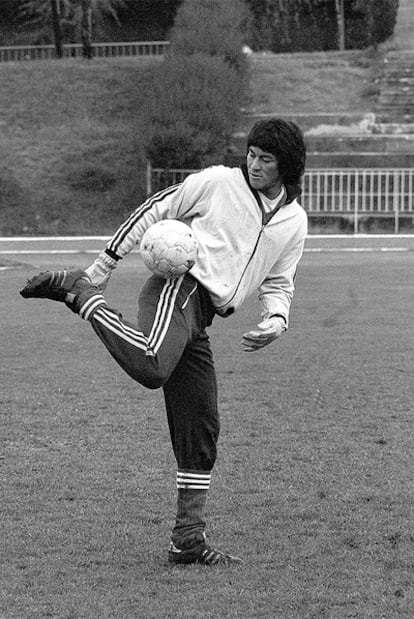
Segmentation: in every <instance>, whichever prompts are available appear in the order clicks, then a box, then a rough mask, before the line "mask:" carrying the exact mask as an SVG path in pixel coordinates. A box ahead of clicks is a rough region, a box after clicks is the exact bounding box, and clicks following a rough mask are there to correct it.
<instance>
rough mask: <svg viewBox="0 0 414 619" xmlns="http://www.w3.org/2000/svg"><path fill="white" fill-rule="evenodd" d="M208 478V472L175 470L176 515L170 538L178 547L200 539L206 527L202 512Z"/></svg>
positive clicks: (205, 499)
mask: <svg viewBox="0 0 414 619" xmlns="http://www.w3.org/2000/svg"><path fill="white" fill-rule="evenodd" d="M210 479H211V473H210V472H202V473H201V472H195V473H188V472H183V471H178V472H177V490H178V494H177V516H176V520H175V526H174V529H173V532H172V536H171V539H172V542H173V543H174V544H175V545H176V546H178V547H186V546H191V544H192V542H194V543H196V542H197V541H200V536H202V534H203V532H204V529H205V527H206V523H205V519H204V512H205V507H206V502H207V494H208V489H209V486H210Z"/></svg>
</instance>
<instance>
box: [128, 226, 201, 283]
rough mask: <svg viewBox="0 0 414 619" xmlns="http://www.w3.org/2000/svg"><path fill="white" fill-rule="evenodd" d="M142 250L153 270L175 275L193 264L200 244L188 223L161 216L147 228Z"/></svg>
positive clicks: (147, 263) (188, 268) (162, 275)
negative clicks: (159, 219) (160, 218)
mask: <svg viewBox="0 0 414 619" xmlns="http://www.w3.org/2000/svg"><path fill="white" fill-rule="evenodd" d="M140 250H141V256H142V259H143V261H144V264H145V265H146V266H147V267H148V269H149V270H150V271H151V272H152V273H154V274H155V275H158V276H159V277H164V278H165V279H173V278H175V277H179V276H180V275H184V273H187V271H189V270H190V269H191V267H193V266H194V264H195V261H196V258H197V253H198V244H197V240H196V238H195V236H194V233H193V231H192V230H191V228H190V227H189V226H187V224H184V223H183V222H182V221H178V220H177V219H162V220H161V221H157V223H155V224H153V225H152V226H151V227H150V228H148V230H147V231H146V232H145V234H144V236H143V237H142V240H141V247H140Z"/></svg>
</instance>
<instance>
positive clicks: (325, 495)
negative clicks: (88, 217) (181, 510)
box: [0, 252, 414, 619]
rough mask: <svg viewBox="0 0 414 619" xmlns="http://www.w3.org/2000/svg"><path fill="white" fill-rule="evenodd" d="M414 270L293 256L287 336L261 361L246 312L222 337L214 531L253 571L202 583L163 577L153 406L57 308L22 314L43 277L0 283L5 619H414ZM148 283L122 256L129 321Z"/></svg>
mask: <svg viewBox="0 0 414 619" xmlns="http://www.w3.org/2000/svg"><path fill="white" fill-rule="evenodd" d="M44 260H45V259H44ZM51 260H52V259H51ZM71 260H72V258H71ZM73 260H74V264H84V260H85V259H84V258H82V257H73ZM47 266H59V265H58V264H56V262H54V263H53V264H52V263H51V264H49V265H48V264H44V265H43V267H47ZM413 267H414V254H413V253H412V252H403V253H401V252H400V253H398V252H396V253H385V254H384V253H382V254H380V253H377V254H375V253H374V254H364V253H361V254H349V253H348V254H346V253H345V254H344V253H342V254H335V253H330V254H305V257H304V259H303V262H302V266H301V268H300V270H299V274H298V278H297V294H296V298H295V300H294V305H293V308H292V321H291V329H290V331H289V332H288V333H287V334H286V335H285V336H283V338H282V339H281V340H279V342H276V343H274V344H273V345H272V346H270V347H268V348H267V349H265V350H264V351H262V352H261V353H257V354H251V355H247V354H243V353H242V351H241V348H240V345H239V338H240V335H241V333H242V332H243V331H244V330H246V329H248V328H250V327H252V326H253V325H254V324H255V323H256V322H257V319H258V315H257V311H258V308H257V306H256V301H255V300H252V301H250V302H248V303H247V304H246V305H245V306H244V308H243V309H242V310H241V311H240V312H239V313H237V314H236V315H235V316H233V317H231V318H228V319H226V320H222V319H219V318H217V319H216V320H215V322H214V324H213V326H212V328H211V329H210V336H211V340H212V346H213V349H214V352H215V357H216V366H217V373H218V381H219V393H220V410H221V418H222V433H221V438H220V443H219V458H218V462H217V465H216V468H215V471H214V474H213V483H212V489H211V496H210V502H209V509H208V523H209V524H208V528H209V533H210V535H211V538H212V540H213V541H214V542H217V544H218V545H219V546H222V547H223V548H226V549H229V550H231V551H233V552H234V553H237V554H241V555H242V556H243V557H244V558H245V559H246V564H245V566H243V567H242V568H221V567H220V568H218V569H211V570H210V569H205V568H201V567H197V566H190V567H183V568H179V567H175V568H171V567H169V566H168V564H167V562H166V550H167V545H168V537H169V532H170V528H171V526H172V524H173V518H174V511H175V463H174V460H173V457H172V453H171V448H170V444H169V438H168V430H167V424H166V420H165V418H164V411H163V404H162V397H161V393H160V392H159V391H155V392H153V391H147V390H145V389H143V388H141V387H140V386H139V385H137V384H135V383H133V381H131V380H130V379H129V378H128V377H127V376H126V375H125V374H124V373H123V372H122V371H121V370H120V369H119V368H118V366H116V364H115V363H114V361H113V360H112V359H111V358H110V356H109V354H108V353H107V352H106V351H105V349H104V348H103V347H102V345H101V344H100V342H99V341H98V339H97V338H96V336H95V335H94V334H93V331H92V330H91V329H90V327H89V325H87V324H86V323H83V322H81V321H80V320H79V319H78V318H77V317H76V316H74V315H73V314H71V313H70V312H69V311H68V310H67V309H66V308H65V307H63V306H62V305H60V304H58V303H53V302H49V301H33V300H29V301H24V300H22V299H21V298H20V297H19V295H18V294H17V291H18V289H19V288H20V287H21V286H22V285H23V284H24V282H25V280H26V277H27V276H30V275H31V274H33V273H34V272H35V271H36V270H37V269H35V268H33V267H30V266H28V265H26V266H22V267H21V268H20V269H17V270H16V269H15V270H10V271H2V272H0V279H1V287H2V290H3V294H2V296H1V298H0V309H1V311H2V316H3V319H2V320H3V322H2V328H3V333H4V337H3V338H2V365H1V368H2V380H1V387H0V401H1V407H0V410H1V415H2V442H3V446H2V452H1V460H0V463H1V467H2V474H3V475H2V502H1V506H0V510H1V522H2V552H1V559H0V560H1V562H2V568H1V574H2V576H1V587H0V616H1V617H2V619H41V618H44V617H53V618H56V619H57V618H59V619H86V618H88V619H109V618H111V619H135V618H138V617H139V618H141V617H143V618H144V617H145V618H149V619H160V618H168V617H171V618H173V617H174V618H180V619H195V618H200V619H201V618H203V619H213V618H214V619H223V618H238V617H247V618H249V619H257V618H263V619H268V618H270V617H271V618H272V619H305V618H306V619H310V618H314V619H325V618H326V619H328V618H329V619H345V618H351V617H358V618H361V619H362V618H364V619H379V618H380V617H384V618H386V619H402V618H407V619H411V617H412V608H413V604H414V587H413V576H412V571H413V564H414V563H413V562H414V536H413V530H412V522H413V504H414V496H413V484H412V479H411V478H412V464H413V461H412V454H413V442H412V436H413V429H414V428H413V416H412V349H413V336H412V325H411V308H412V291H411V290H410V289H409V287H407V285H406V281H405V279H406V278H404V277H401V274H402V273H410V272H412V270H413ZM144 275H145V272H144V269H143V267H142V265H141V263H140V262H139V258H138V256H137V255H136V254H134V255H133V256H130V257H129V258H128V259H127V260H126V261H125V262H124V263H123V264H122V265H121V266H120V267H119V270H118V272H117V273H116V274H115V276H114V277H113V279H112V282H111V284H110V287H109V289H108V291H107V298H108V300H109V301H110V303H112V304H114V305H115V306H116V307H119V308H121V309H122V310H123V312H124V314H125V315H126V316H127V317H128V318H131V319H133V317H134V314H135V295H136V288H137V287H139V285H140V283H141V282H142V280H143V277H144ZM5 334H7V337H6V335H5Z"/></svg>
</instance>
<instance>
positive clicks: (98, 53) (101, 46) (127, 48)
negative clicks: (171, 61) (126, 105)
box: [0, 41, 170, 62]
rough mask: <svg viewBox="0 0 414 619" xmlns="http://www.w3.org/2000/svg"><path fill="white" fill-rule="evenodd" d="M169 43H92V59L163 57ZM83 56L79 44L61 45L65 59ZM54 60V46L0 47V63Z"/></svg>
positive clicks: (81, 47)
mask: <svg viewBox="0 0 414 619" xmlns="http://www.w3.org/2000/svg"><path fill="white" fill-rule="evenodd" d="M169 45H170V43H169V41H141V42H133V43H93V44H92V53H93V57H94V58H114V57H119V56H123V57H125V56H140V57H142V56H163V55H164V54H165V53H166V51H167V49H168V48H169ZM82 55H83V46H82V44H81V43H67V44H65V45H63V56H64V57H65V58H80V57H82ZM53 58H56V49H55V46H54V45H18V46H10V47H0V62H17V61H22V60H51V59H53Z"/></svg>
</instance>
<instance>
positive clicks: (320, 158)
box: [225, 152, 413, 168]
mask: <svg viewBox="0 0 414 619" xmlns="http://www.w3.org/2000/svg"><path fill="white" fill-rule="evenodd" d="M245 159H246V158H245V156H244V155H242V154H228V155H227V156H226V158H225V163H226V164H227V165H230V166H238V165H240V164H241V163H243V162H245ZM306 167H307V168H412V167H413V155H409V154H397V153H394V154H389V153H341V152H333V153H308V154H307V157H306Z"/></svg>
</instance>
